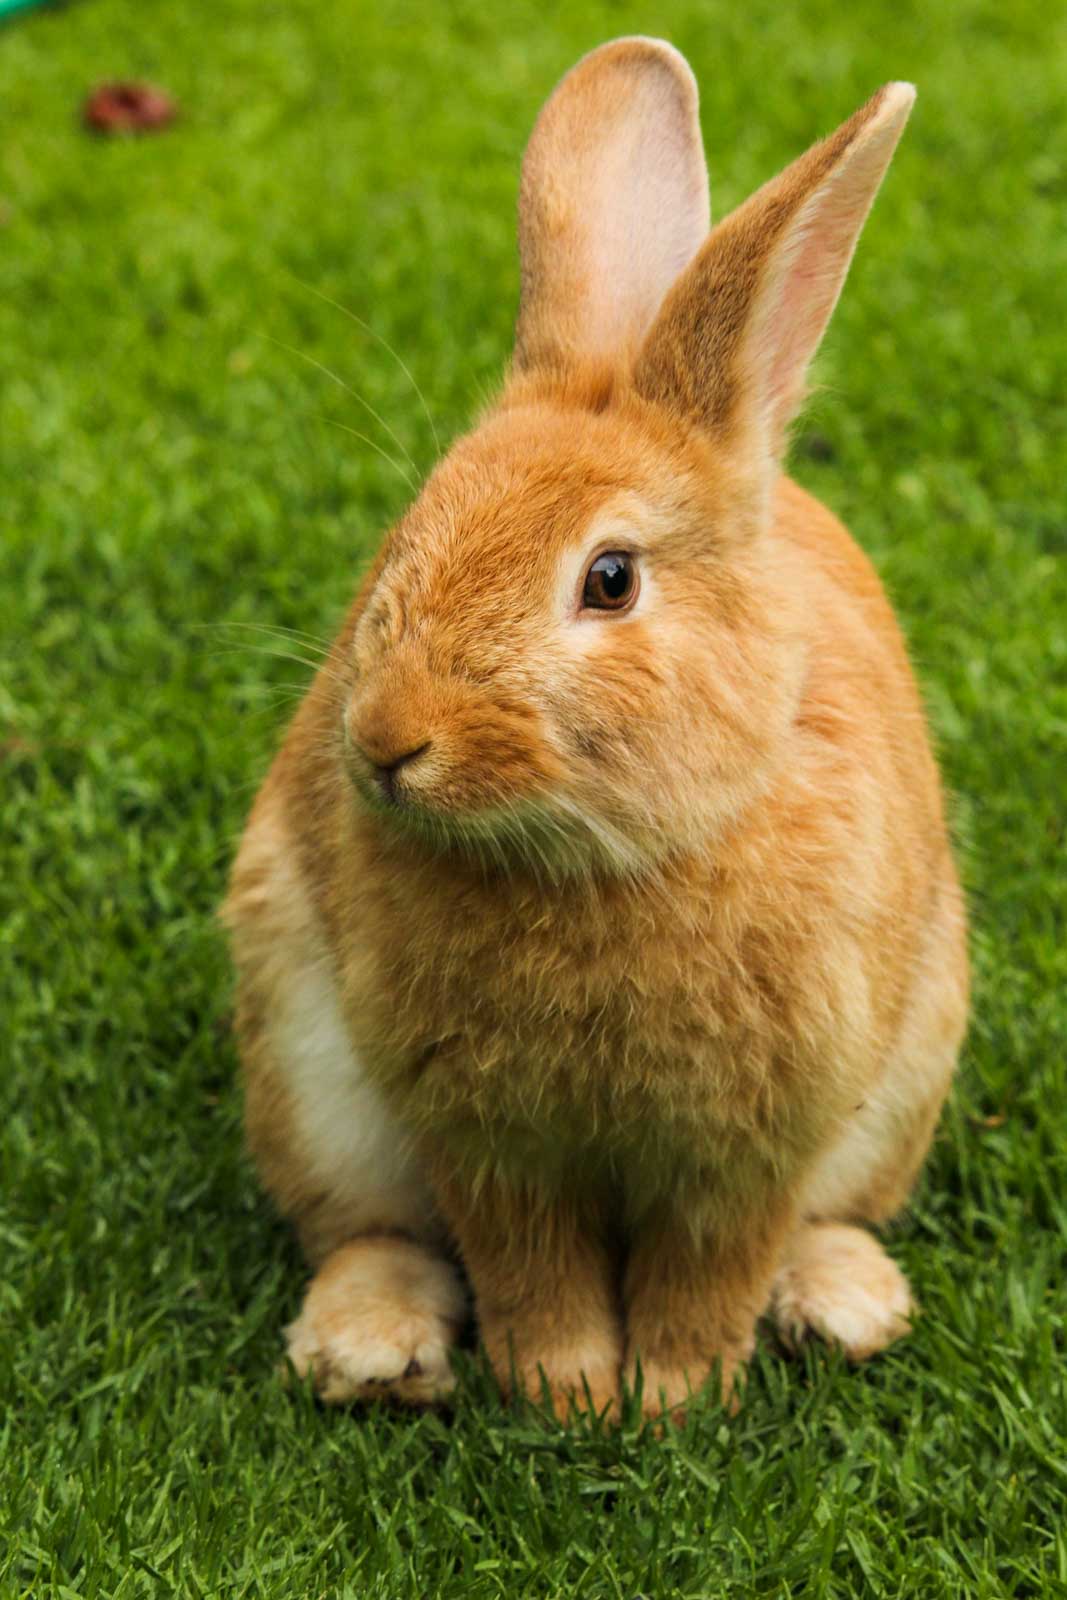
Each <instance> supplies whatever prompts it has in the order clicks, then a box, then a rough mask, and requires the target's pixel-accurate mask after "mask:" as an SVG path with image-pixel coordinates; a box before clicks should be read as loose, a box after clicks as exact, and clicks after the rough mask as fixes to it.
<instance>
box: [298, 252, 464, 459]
mask: <svg viewBox="0 0 1067 1600" xmlns="http://www.w3.org/2000/svg"><path fill="white" fill-rule="evenodd" d="M293 282H294V283H296V284H298V285H299V287H300V288H301V289H303V290H304V291H305V293H307V294H313V295H315V296H316V297H317V298H318V299H319V300H322V301H324V302H325V303H326V305H328V306H333V308H334V310H335V311H339V312H340V313H341V315H342V316H344V317H348V319H349V320H350V321H351V322H354V323H355V324H356V327H357V328H362V329H363V332H364V333H366V334H369V335H370V337H371V338H372V339H374V340H376V341H377V342H378V344H380V345H381V347H382V349H383V350H385V351H386V352H387V353H388V354H389V355H391V356H392V358H393V360H394V361H395V362H396V364H397V366H398V367H399V368H400V370H401V372H402V373H403V374H404V376H405V378H406V379H407V380H408V382H409V383H410V385H411V387H412V388H413V389H414V391H415V393H416V395H417V396H418V399H419V404H420V405H421V406H422V409H423V413H424V414H425V417H426V421H427V422H428V423H429V424H430V432H431V433H432V434H433V442H434V449H435V450H436V451H437V454H438V455H440V454H441V441H440V439H439V438H438V436H437V428H436V425H435V424H434V420H433V417H432V416H431V415H430V408H429V406H428V405H427V404H426V396H425V395H424V394H423V392H422V390H421V389H420V388H419V386H418V384H417V383H416V382H415V379H414V378H413V377H412V375H411V372H410V371H409V370H408V368H407V366H406V365H405V363H404V362H403V361H401V359H400V357H399V356H398V355H397V353H396V351H395V350H394V349H393V347H392V345H391V344H389V343H388V341H387V340H385V339H383V338H382V336H381V334H380V333H376V332H375V331H374V329H373V328H372V327H371V326H370V324H369V323H368V322H364V320H363V318H362V317H358V316H357V315H356V313H355V312H354V311H349V309H348V307H347V306H343V305H341V303H340V301H339V300H334V299H333V298H332V297H331V296H330V295H328V294H324V293H323V291H322V290H321V289H316V287H315V285H314V284H312V283H305V281H304V280H303V278H296V277H294V278H293Z"/></svg>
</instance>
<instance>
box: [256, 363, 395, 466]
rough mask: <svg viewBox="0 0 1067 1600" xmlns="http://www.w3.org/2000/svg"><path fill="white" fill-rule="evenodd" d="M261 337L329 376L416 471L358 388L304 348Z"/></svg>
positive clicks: (387, 427) (380, 417)
mask: <svg viewBox="0 0 1067 1600" xmlns="http://www.w3.org/2000/svg"><path fill="white" fill-rule="evenodd" d="M262 337H263V338H264V339H269V340H270V342H271V344H274V345H277V346H278V349H279V350H287V351H288V352H289V354H290V355H291V356H296V357H297V358H298V359H299V360H300V361H306V362H307V364H308V366H309V367H314V368H315V370H316V371H317V372H321V373H322V374H323V376H324V377H326V378H329V379H331V381H332V382H333V383H336V385H337V387H338V388H339V389H343V390H344V392H345V394H347V395H351V397H352V399H353V400H355V401H356V402H357V404H359V405H361V406H362V407H363V409H364V411H366V412H367V413H368V414H369V415H370V416H372V417H373V418H374V420H375V422H376V423H377V424H378V426H379V427H380V428H384V429H385V431H386V433H387V434H388V435H389V437H390V439H392V441H393V443H394V444H395V445H396V447H397V449H398V450H400V451H401V452H402V453H403V455H404V457H405V459H406V460H407V461H408V463H409V464H410V466H411V470H412V472H418V470H419V469H418V466H417V465H416V463H415V461H414V460H413V459H412V455H411V451H410V450H409V449H408V447H407V445H406V444H405V443H404V441H403V439H401V438H399V437H398V436H397V434H396V433H395V432H394V430H393V429H392V428H391V427H390V426H389V424H388V422H386V420H385V418H384V417H383V416H380V415H379V414H378V412H377V411H375V409H374V407H373V406H372V405H371V403H370V401H369V400H365V399H364V398H363V396H362V395H361V394H360V393H359V392H358V390H356V389H353V388H352V386H351V385H350V384H348V383H346V382H345V380H344V379H343V378H342V377H341V376H340V375H339V374H338V373H336V372H333V371H331V369H330V368H329V367H327V366H326V365H324V363H323V362H321V361H316V359H315V357H314V356H309V355H308V354H307V352H306V351H305V350H298V349H297V347H296V346H295V345H292V344H286V343H285V341H284V340H283V339H275V338H274V337H273V335H272V334H269V333H266V334H263V335H262Z"/></svg>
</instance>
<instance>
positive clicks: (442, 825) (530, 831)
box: [344, 734, 648, 880]
mask: <svg viewBox="0 0 1067 1600" xmlns="http://www.w3.org/2000/svg"><path fill="white" fill-rule="evenodd" d="M344 743H345V762H346V766H347V769H348V772H349V775H350V777H351V780H352V783H353V786H354V788H355V790H356V793H357V795H358V798H359V802H360V805H361V807H362V809H363V811H364V813H365V814H367V815H369V816H370V817H372V818H373V819H374V821H375V823H376V824H377V825H379V826H381V827H382V828H384V829H386V830H388V833H389V835H390V837H392V838H394V839H396V838H397V837H400V838H405V837H406V838H408V839H410V840H411V842H412V844H414V845H416V846H417V847H418V848H419V849H420V850H426V849H427V848H428V849H429V850H430V851H432V852H443V853H446V854H448V855H452V856H457V855H458V856H461V857H465V858H467V859H469V860H471V861H472V862H476V863H478V864H480V865H481V866H485V867H491V868H493V869H495V870H497V871H500V870H506V871H523V872H526V873H530V874H532V875H533V876H535V877H538V878H542V879H546V880H558V879H561V878H567V877H574V876H579V875H583V874H584V875H588V874H590V873H592V872H598V871H599V872H604V871H607V872H609V873H610V874H611V875H612V876H619V875H622V876H627V877H630V876H635V875H638V874H639V873H640V872H641V871H643V870H644V869H645V868H646V867H647V865H648V862H647V860H646V859H645V856H644V853H643V852H642V851H641V850H640V849H639V848H638V847H637V846H636V845H635V844H634V843H633V842H632V841H631V840H630V839H628V838H627V836H626V835H625V834H624V833H623V832H622V831H621V829H619V828H618V827H617V826H616V825H614V824H613V823H609V822H607V821H606V820H605V819H603V818H602V817H599V816H596V815H594V814H593V813H592V811H591V810H589V809H588V808H587V807H585V806H583V805H581V804H580V803H578V802H577V801H575V800H574V799H572V798H570V797H569V796H567V795H565V794H563V793H562V792H561V791H560V790H559V789H558V788H557V787H555V786H546V785H543V784H541V785H539V786H538V791H537V792H536V793H529V792H527V793H525V794H512V795H511V796H505V795H504V794H503V793H501V788H502V785H500V783H499V780H498V781H497V783H496V784H493V782H492V780H491V779H490V778H489V776H488V775H487V774H486V773H484V771H483V772H481V773H477V774H467V781H466V783H465V784H464V785H463V797H464V798H465V797H466V795H467V794H469V793H470V791H471V790H472V789H473V788H475V787H476V788H477V791H478V792H480V794H481V795H483V796H484V799H483V801H482V803H481V804H479V805H476V806H472V805H471V804H470V803H469V802H468V803H467V804H461V803H457V802H458V800H459V798H460V797H459V795H457V793H456V791H455V789H454V788H453V787H452V786H450V785H449V783H448V782H447V774H446V773H444V772H443V771H442V770H441V769H442V766H443V765H444V763H443V762H442V759H441V755H440V753H438V755H437V758H436V766H437V770H436V771H435V770H434V768H435V757H434V752H433V744H432V741H425V742H424V743H423V744H422V745H420V746H418V747H417V748H415V749H414V750H412V751H411V752H409V753H405V754H404V755H403V756H402V757H400V758H399V759H397V760H394V761H392V762H389V763H385V762H374V761H372V760H370V759H369V758H368V756H367V754H366V752H365V751H364V750H362V749H360V748H359V747H357V746H356V745H355V744H354V743H353V741H352V739H351V738H350V737H349V736H348V735H347V734H346V737H345V741H344ZM494 789H495V791H496V792H495V793H494V792H493V791H494Z"/></svg>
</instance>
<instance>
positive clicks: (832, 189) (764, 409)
mask: <svg viewBox="0 0 1067 1600" xmlns="http://www.w3.org/2000/svg"><path fill="white" fill-rule="evenodd" d="M914 99H915V90H914V89H913V88H912V86H911V84H910V83H888V84H886V86H885V88H883V89H880V90H879V91H878V93H877V94H876V95H875V96H874V97H873V98H872V99H871V100H869V101H868V102H867V104H866V105H865V106H862V107H861V108H860V110H859V111H857V112H856V113H855V115H854V116H852V117H850V118H849V120H848V121H847V122H845V123H843V124H842V125H841V127H840V128H838V130H837V132H836V133H832V134H830V136H829V138H827V139H824V140H823V141H822V142H821V144H817V145H813V146H812V148H811V149H810V150H809V151H808V152H807V153H806V154H805V155H802V156H801V157H800V158H799V160H797V161H794V162H793V164H792V166H790V167H787V168H786V169H785V171H784V172H782V173H780V174H779V175H778V177H777V178H772V180H771V182H770V183H768V184H765V185H764V187H763V188H762V189H760V190H758V191H757V193H756V194H754V195H753V196H752V198H751V199H750V200H746V201H745V203H744V205H742V206H739V207H738V209H737V210H736V211H733V212H731V213H730V215H729V216H728V217H726V218H725V219H724V220H723V221H722V222H720V223H719V225H718V226H717V227H716V228H715V230H714V231H713V232H712V234H711V235H710V237H709V238H708V240H707V242H706V244H705V245H704V247H703V249H702V250H701V251H700V254H699V255H698V256H697V257H696V259H695V260H694V261H693V263H692V265H691V266H690V267H688V269H687V270H686V271H685V272H684V273H683V274H682V276H681V277H680V278H679V280H678V282H677V283H676V284H675V285H674V287H673V288H672V290H671V292H670V294H669V295H668V296H667V299H666V301H665V302H664V305H663V308H662V310H661V311H660V314H659V316H658V317H657V319H656V323H655V326H654V327H653V328H652V330H651V332H650V333H649V335H648V338H647V340H646V341H645V345H644V349H643V350H642V352H641V354H640V356H639V357H638V360H637V363H636V367H635V382H636V384H637V388H638V390H639V391H640V392H641V393H642V394H643V395H644V396H645V397H646V398H648V399H650V400H655V401H658V402H659V403H661V404H663V405H666V406H668V407H671V408H673V409H675V410H679V411H681V412H683V413H684V414H685V415H686V416H687V417H689V418H690V419H691V420H693V421H697V422H700V423H702V424H703V425H704V426H705V427H706V428H708V429H709V430H710V431H712V432H713V433H717V434H720V435H727V436H730V437H731V438H732V439H736V438H737V437H738V436H739V435H740V434H742V433H743V434H744V435H745V436H746V437H747V438H749V439H750V440H751V442H752V443H753V444H754V445H756V447H757V448H759V447H761V446H762V447H765V448H767V449H769V450H770V452H772V453H773V454H779V453H780V452H781V451H782V449H783V448H784V442H785V430H786V428H787V427H788V425H789V422H790V421H791V419H792V417H793V415H794V414H795V412H796V410H797V407H798V406H799V404H800V402H801V400H802V399H803V395H804V379H805V375H806V372H807V368H808V363H809V361H810V360H811V358H812V356H813V355H814V354H815V351H816V349H817V348H818V345H819V341H820V340H821V338H822V336H823V333H824V331H825V329H826V324H827V323H828V322H829V320H830V314H831V312H832V311H833V309H834V306H835V305H836V303H837V297H838V295H839V294H840V292H841V287H842V285H843V283H844V281H845V275H846V273H847V272H848V267H849V262H850V261H851V260H852V252H853V251H854V249H855V248H856V241H857V239H858V238H859V235H860V230H861V228H862V227H863V224H864V222H865V221H866V218H867V213H868V211H869V210H870V208H871V204H872V202H873V200H874V197H875V195H876V194H877V192H878V186H879V184H880V183H881V181H882V178H883V175H884V173H885V170H886V168H887V166H888V165H889V162H890V158H891V157H892V154H893V151H894V150H895V149H896V145H897V140H898V139H899V138H900V135H901V133H902V132H903V131H904V124H905V122H906V121H907V119H908V113H909V112H910V110H911V107H912V103H913V102H914Z"/></svg>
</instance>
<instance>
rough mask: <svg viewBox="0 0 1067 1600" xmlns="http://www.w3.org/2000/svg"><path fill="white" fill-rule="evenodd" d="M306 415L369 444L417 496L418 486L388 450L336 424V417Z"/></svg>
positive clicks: (360, 434) (341, 424)
mask: <svg viewBox="0 0 1067 1600" xmlns="http://www.w3.org/2000/svg"><path fill="white" fill-rule="evenodd" d="M306 415H307V416H309V417H314V418H315V419H316V421H318V422H328V423H329V424H330V426H331V427H333V428H340V429H341V431H342V433H350V434H351V435H352V437H353V439H360V440H362V442H363V443H364V444H369V445H370V447H371V449H372V450H375V451H377V453H378V455H380V456H381V458H382V460H383V461H388V463H389V465H390V466H391V467H392V468H393V470H394V471H395V472H399V474H400V476H401V477H402V478H403V480H404V482H405V483H406V484H407V486H408V488H409V489H410V490H411V492H412V494H418V492H419V490H418V485H417V484H416V483H415V482H414V481H413V479H412V477H411V474H410V472H408V471H407V470H406V468H404V467H402V466H401V465H400V462H399V461H397V459H396V457H395V456H391V455H390V454H389V452H388V450H383V449H382V447H381V445H380V444H377V443H375V441H374V440H373V439H371V438H369V437H368V435H367V434H365V433H360V431H359V429H358V428H350V427H349V426H348V424H347V423H346V422H338V420H337V418H336V417H324V416H323V415H322V412H321V411H309V412H307V413H306Z"/></svg>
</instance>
